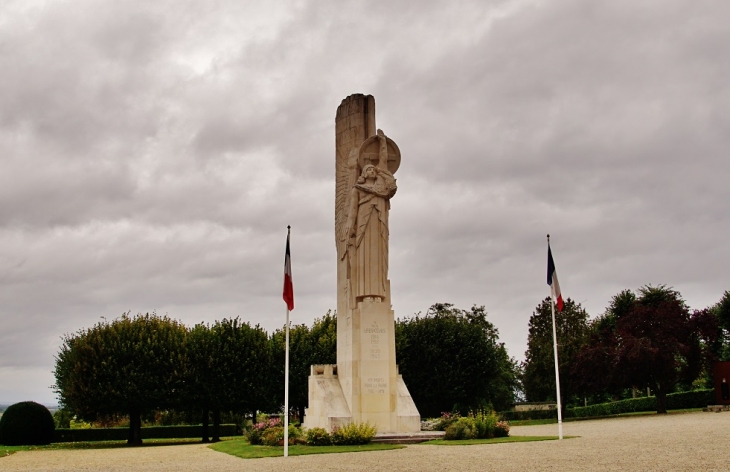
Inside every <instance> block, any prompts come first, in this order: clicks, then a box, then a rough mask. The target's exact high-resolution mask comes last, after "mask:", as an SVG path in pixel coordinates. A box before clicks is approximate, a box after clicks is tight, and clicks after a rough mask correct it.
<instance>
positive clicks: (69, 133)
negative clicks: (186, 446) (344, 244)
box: [0, 0, 730, 404]
mask: <svg viewBox="0 0 730 472" xmlns="http://www.w3.org/2000/svg"><path fill="white" fill-rule="evenodd" d="M727 18H730V3H728V2H718V1H696V0H693V1H689V0H688V1H667V0H655V1H637V0H629V1H617V0H610V1H609V0H602V1H594V2H586V1H584V0H565V1H563V0H549V1H548V0H545V1H539V0H535V1H530V0H525V1H521V0H504V1H496V0H495V1H486V0H474V1H458V2H455V1H445V0H444V1H421V0H419V1H394V0H389V1H377V0H369V1H336V0H316V1H315V0H311V1H306V0H302V1H277V2H272V1H247V2H240V1H223V0H221V1H215V2H213V1H210V2H193V1H178V0H176V1H167V2H164V1H155V2H149V1H141V0H140V1H132V0H129V1H122V2H119V1H116V2H114V1H91V0H89V1H84V0H74V1H47V2H44V1H30V0H17V1H16V0H0V78H1V81H0V82H1V85H0V403H9V402H15V401H21V400H31V399H32V400H36V401H41V402H44V403H48V404H53V403H55V395H54V394H53V392H52V391H51V389H50V388H49V386H50V385H51V384H53V382H54V379H53V375H52V369H53V365H54V355H55V354H56V353H57V352H58V349H59V346H60V344H61V336H62V335H64V334H65V333H72V332H74V331H76V330H78V329H81V328H86V327H90V326H92V325H94V324H95V323H97V322H99V321H101V320H102V319H104V318H106V319H107V320H111V319H114V318H116V317H118V316H120V315H121V314H122V313H124V312H131V314H136V313H145V312H151V311H153V310H155V311H156V312H157V313H158V314H167V315H169V316H170V317H173V318H176V319H179V320H182V321H183V322H185V323H186V324H191V325H192V324H194V323H196V322H200V321H213V320H216V319H221V318H224V317H235V316H240V317H241V318H242V319H244V320H247V321H250V322H251V323H253V324H255V323H260V324H261V325H262V326H263V327H264V328H265V329H267V330H268V331H271V330H273V329H276V328H279V327H281V326H283V324H284V317H285V304H284V302H283V301H282V299H281V287H282V279H283V258H284V244H285V238H286V226H287V225H291V226H292V260H293V262H292V263H293V273H294V286H295V292H296V309H295V311H294V312H292V320H293V322H295V323H307V324H309V323H311V322H312V320H313V319H314V318H315V317H318V316H321V315H323V314H324V313H326V312H327V310H329V309H334V308H335V306H336V280H335V277H336V274H335V272H336V265H335V258H336V256H335V244H334V196H335V193H334V185H335V180H334V179H335V165H334V158H335V156H334V117H335V111H336V109H337V106H338V105H339V103H340V102H341V101H342V99H344V98H345V97H346V96H348V95H350V94H353V93H366V94H372V95H374V96H375V100H376V103H377V125H378V127H379V128H382V129H383V130H384V131H385V133H386V134H387V135H388V136H390V137H391V138H392V139H394V140H395V141H396V142H397V143H398V145H399V147H400V149H401V152H402V164H401V167H400V169H399V170H398V173H397V174H396V177H397V178H398V185H399V190H398V194H397V195H396V196H395V198H394V199H393V201H392V211H391V220H390V221H391V233H390V237H391V239H390V245H391V246H390V247H391V253H390V254H391V261H390V264H391V265H390V279H391V284H392V296H393V307H394V309H395V313H396V316H397V317H406V316H411V315H413V314H414V313H416V312H422V313H425V312H426V311H427V309H428V307H429V306H430V305H431V304H433V303H436V302H451V303H454V304H455V305H456V306H457V307H461V308H469V307H471V306H472V305H474V304H477V305H485V307H486V309H487V311H488V313H489V318H490V320H491V321H492V322H493V323H494V324H495V325H496V326H497V327H498V329H499V332H500V337H501V340H502V341H504V342H505V343H506V346H507V348H508V350H509V353H510V355H512V356H514V357H515V358H517V359H520V360H521V359H523V357H524V351H525V347H526V340H527V322H528V319H529V317H530V315H531V313H532V311H533V309H534V307H535V306H536V305H537V304H538V303H539V302H540V301H541V299H542V298H544V297H545V296H546V295H548V293H549V289H548V286H547V285H546V282H545V272H546V240H545V235H546V234H547V233H550V234H551V237H552V238H551V240H552V248H553V254H554V257H555V261H556V265H557V269H558V274H559V275H560V280H561V285H562V288H563V292H564V294H565V295H567V296H570V297H571V298H573V299H575V300H576V301H578V302H580V303H581V304H582V305H583V306H584V307H585V308H586V309H587V310H588V312H589V314H590V315H591V316H596V315H598V314H600V313H601V312H603V310H604V309H605V307H606V304H607V302H608V301H609V299H610V298H611V297H612V296H613V295H614V294H616V293H617V292H618V291H620V290H622V289H624V288H632V289H634V288H637V287H639V286H641V285H644V284H667V285H669V286H672V287H674V288H675V289H676V290H679V291H680V292H681V293H682V294H683V295H684V297H685V299H686V301H687V302H688V304H689V305H690V306H691V307H693V308H703V307H706V306H708V305H711V304H713V303H715V302H717V301H718V300H719V299H720V297H721V296H722V293H723V291H724V290H727V289H730V265H729V263H730V245H729V244H728V235H729V234H730V212H728V203H727V202H729V201H730V185H729V184H728V182H729V181H730V162H729V161H728V157H729V156H728V150H729V149H730V80H728V78H729V77H730V29H729V28H728V26H727Z"/></svg>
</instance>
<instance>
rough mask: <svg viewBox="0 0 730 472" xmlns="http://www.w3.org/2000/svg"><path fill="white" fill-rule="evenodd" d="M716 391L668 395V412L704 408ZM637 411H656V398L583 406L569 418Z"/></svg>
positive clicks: (572, 412)
mask: <svg viewBox="0 0 730 472" xmlns="http://www.w3.org/2000/svg"><path fill="white" fill-rule="evenodd" d="M713 399H714V390H712V389H708V390H695V391H692V392H679V393H670V394H669V395H667V409H668V410H682V409H685V408H703V407H706V406H707V405H709V404H710V403H712V402H713ZM636 411H656V397H640V398H628V399H626V400H619V401H617V402H610V403H599V404H596V405H588V406H582V407H578V408H573V409H570V410H568V411H567V414H566V416H568V417H571V416H572V417H577V418H583V417H591V416H610V415H618V414H621V413H632V412H636Z"/></svg>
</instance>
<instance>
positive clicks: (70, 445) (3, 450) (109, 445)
mask: <svg viewBox="0 0 730 472" xmlns="http://www.w3.org/2000/svg"><path fill="white" fill-rule="evenodd" d="M234 439H239V440H240V439H241V437H240V436H234V437H225V438H221V440H222V442H224V441H231V440H234ZM186 444H201V441H200V439H194V438H174V439H145V440H144V443H143V444H142V445H141V446H134V447H154V446H179V445H186ZM216 444H220V443H216ZM120 447H130V446H128V445H127V441H79V442H65V443H51V444H49V445H47V446H3V445H2V444H0V459H1V458H3V457H5V456H9V455H11V454H14V453H16V452H18V451H53V450H58V449H116V448H120Z"/></svg>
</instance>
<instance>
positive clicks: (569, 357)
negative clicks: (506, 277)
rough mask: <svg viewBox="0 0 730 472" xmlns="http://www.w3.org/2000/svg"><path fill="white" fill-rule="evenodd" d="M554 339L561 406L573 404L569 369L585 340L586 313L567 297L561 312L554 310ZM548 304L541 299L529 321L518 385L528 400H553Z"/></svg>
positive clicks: (575, 389) (574, 383)
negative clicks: (521, 387) (525, 349)
mask: <svg viewBox="0 0 730 472" xmlns="http://www.w3.org/2000/svg"><path fill="white" fill-rule="evenodd" d="M555 325H556V332H557V338H558V364H559V366H558V368H559V370H560V395H561V399H562V403H563V406H564V407H565V406H567V405H568V404H570V403H574V402H575V401H576V394H577V393H578V382H577V379H576V378H575V377H574V376H573V375H572V373H571V370H570V367H571V365H572V364H573V360H574V359H575V356H576V354H577V353H578V351H579V350H580V348H581V347H582V346H583V345H584V344H585V343H586V342H587V341H588V333H589V328H588V314H587V313H586V311H585V310H584V309H583V307H581V305H580V304H579V303H575V302H574V301H573V300H571V299H570V298H568V299H567V300H566V301H565V304H564V307H563V311H561V312H558V311H557V309H556V311H555ZM552 326H553V325H552V314H551V301H550V297H547V298H545V299H544V300H543V301H542V302H541V303H540V304H539V305H538V306H537V308H535V311H534V312H533V313H532V316H531V317H530V321H529V334H528V338H527V351H526V352H525V362H524V364H523V368H524V374H523V379H522V385H523V388H524V391H525V396H526V397H527V400H528V401H545V400H555V398H556V391H555V390H556V389H555V355H554V349H553V327H552Z"/></svg>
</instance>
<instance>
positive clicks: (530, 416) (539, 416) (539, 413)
mask: <svg viewBox="0 0 730 472" xmlns="http://www.w3.org/2000/svg"><path fill="white" fill-rule="evenodd" d="M499 416H500V417H502V419H504V420H507V421H522V420H549V419H557V417H558V411H557V410H528V411H503V412H502V413H500V414H499Z"/></svg>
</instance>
